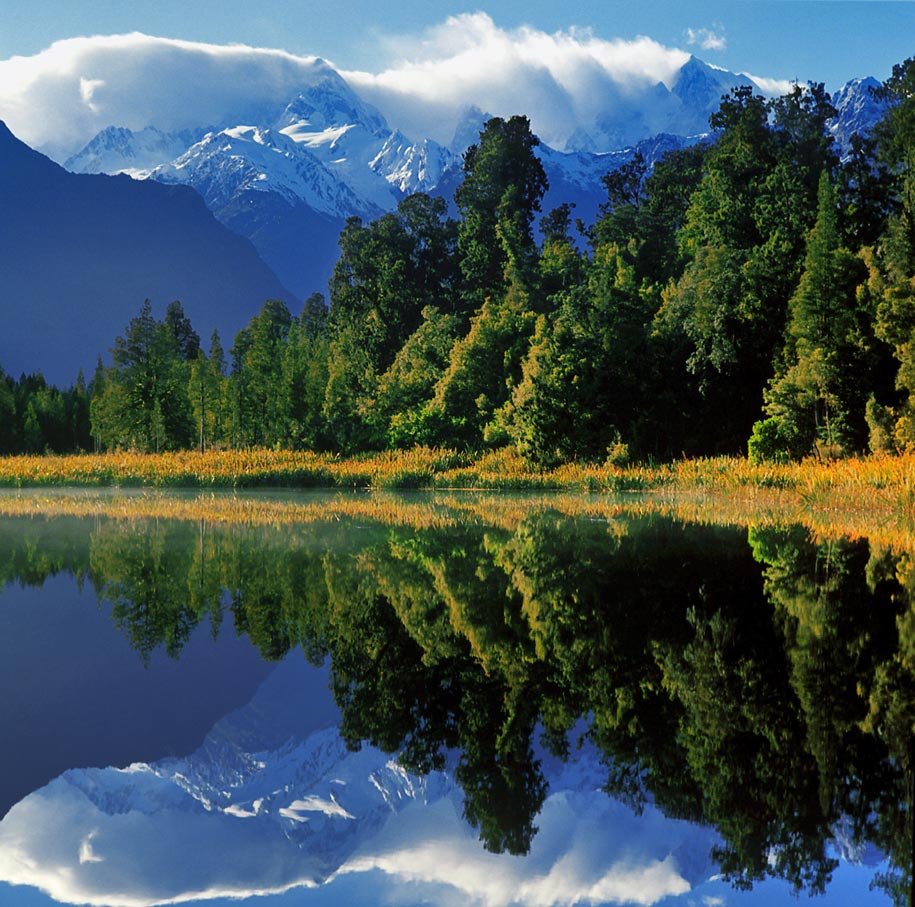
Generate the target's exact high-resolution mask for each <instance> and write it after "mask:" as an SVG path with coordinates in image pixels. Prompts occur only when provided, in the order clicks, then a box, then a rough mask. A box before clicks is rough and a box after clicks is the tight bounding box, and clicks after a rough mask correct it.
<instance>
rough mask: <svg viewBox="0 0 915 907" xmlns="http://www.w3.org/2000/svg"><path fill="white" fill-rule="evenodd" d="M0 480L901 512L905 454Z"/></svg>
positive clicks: (108, 463) (20, 468)
mask: <svg viewBox="0 0 915 907" xmlns="http://www.w3.org/2000/svg"><path fill="white" fill-rule="evenodd" d="M0 487H5V488H46V487H124V488H134V487H136V488H196V489H218V488H228V489H233V488H234V489H241V488H267V487H287V488H328V489H341V488H351V489H352V488H367V489H376V490H377V489H382V490H400V489H416V488H427V489H439V490H457V489H461V490H465V489H466V490H493V491H509V490H510V491H579V492H581V491H585V492H592V493H620V492H661V491H664V492H668V493H670V492H675V493H677V494H697V493H702V494H709V493H711V494H726V495H730V496H734V495H737V496H739V497H741V498H747V497H749V498H759V499H761V500H774V499H776V498H778V499H783V500H784V501H785V502H788V501H791V502H794V503H795V504H807V505H811V506H827V507H829V506H832V507H841V508H848V507H852V508H864V509H868V510H873V509H879V510H887V509H889V510H892V511H895V512H911V511H912V510H913V508H915V456H899V457H879V458H873V457H868V458H860V459H846V460H836V461H816V460H805V461H802V462H800V463H785V464H775V463H769V464H751V463H750V462H749V461H748V460H746V459H743V458H736V457H717V458H701V459H693V460H678V461H675V462H672V463H667V464H661V465H641V464H634V465H630V466H616V465H610V464H604V465H597V464H590V463H568V464H564V465H562V466H559V467H557V468H555V469H538V468H536V467H533V466H531V465H530V464H527V463H526V462H525V461H524V460H523V459H522V458H521V457H519V456H518V454H517V453H515V452H514V451H513V450H511V449H501V450H497V451H490V452H487V453H484V454H480V455H477V456H472V455H469V454H466V453H460V452H456V451H453V450H440V449H430V448H415V449H413V450H407V451H386V452H383V453H376V454H365V455H359V456H353V457H347V458H343V457H339V456H336V455H332V454H316V453H312V452H296V451H271V450H251V451H214V452H209V453H203V454H201V453H198V452H195V451H182V452H177V453H163V454H137V453H113V454H100V455H91V454H82V455H73V456H16V457H5V458H0Z"/></svg>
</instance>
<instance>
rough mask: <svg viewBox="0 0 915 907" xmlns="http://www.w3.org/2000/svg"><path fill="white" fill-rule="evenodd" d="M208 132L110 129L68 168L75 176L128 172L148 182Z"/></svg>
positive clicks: (74, 159)
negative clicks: (152, 174) (76, 174)
mask: <svg viewBox="0 0 915 907" xmlns="http://www.w3.org/2000/svg"><path fill="white" fill-rule="evenodd" d="M206 132H207V130H206V129H185V130H183V131H181V132H173V133H166V132H162V131H161V130H159V129H156V127H155V126H147V127H146V128H145V129H141V130H140V131H139V132H133V131H132V130H130V129H127V128H125V127H123V126H109V127H107V128H106V129H103V130H102V131H101V132H100V133H99V134H98V135H97V136H96V137H95V138H94V139H93V140H92V141H91V142H89V144H88V145H86V147H85V148H83V149H82V151H80V152H79V153H78V154H74V155H73V156H72V157H69V158H67V160H66V161H64V167H65V168H66V169H67V170H69V171H71V172H72V173H108V174H111V175H113V174H116V173H127V174H128V175H130V176H133V177H136V178H137V179H144V178H145V177H147V176H149V173H150V171H151V170H153V169H154V168H155V167H158V166H159V164H161V163H162V161H163V160H166V161H167V160H171V159H172V158H175V157H178V156H179V155H181V154H183V153H184V151H185V149H186V148H187V147H188V146H189V145H192V144H193V143H194V142H197V141H199V140H200V139H201V138H202V137H203V136H204V135H205V134H206Z"/></svg>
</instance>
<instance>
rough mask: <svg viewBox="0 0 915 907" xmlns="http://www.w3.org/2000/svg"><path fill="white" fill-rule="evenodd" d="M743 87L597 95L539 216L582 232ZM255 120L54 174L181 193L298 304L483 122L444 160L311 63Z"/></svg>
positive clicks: (849, 114) (462, 135)
mask: <svg viewBox="0 0 915 907" xmlns="http://www.w3.org/2000/svg"><path fill="white" fill-rule="evenodd" d="M875 84H876V82H875V80H856V81H855V82H851V83H849V84H848V85H846V86H844V87H843V88H842V89H841V91H840V92H839V93H838V94H837V102H838V104H837V106H838V108H839V116H838V117H837V118H836V122H835V123H834V124H833V127H832V128H833V132H834V134H835V135H836V138H837V140H838V141H839V142H840V144H842V145H845V146H847V143H848V141H849V140H850V136H851V133H852V132H854V131H860V130H866V129H867V128H869V127H870V125H872V124H873V122H874V121H875V120H876V119H877V118H879V116H880V115H881V112H882V110H881V107H880V105H879V104H878V103H877V102H876V101H875V100H874V99H873V98H872V97H871V95H870V93H869V91H868V89H869V87H870V86H871V85H875ZM741 85H743V86H749V87H752V88H756V89H759V86H757V85H755V84H754V83H753V82H752V80H751V79H750V78H749V77H747V76H744V75H737V74H735V73H731V72H728V71H726V70H723V69H720V68H717V67H714V66H710V65H709V64H707V63H704V62H703V61H701V60H699V59H698V58H696V57H690V59H689V60H688V61H687V62H686V63H685V64H684V65H683V66H682V68H681V69H680V71H679V74H678V76H677V79H676V81H675V83H674V84H673V87H672V88H668V87H667V86H666V85H665V84H664V83H662V82H658V83H657V84H655V85H653V86H650V87H649V88H647V89H643V90H641V91H634V92H633V91H630V92H623V91H622V90H619V91H615V92H608V94H607V97H605V98H604V100H603V103H602V109H601V112H600V113H599V114H598V115H596V116H595V117H594V118H593V120H592V121H591V122H590V123H588V124H587V125H583V126H579V127H577V128H576V129H575V130H574V131H573V133H572V134H571V135H570V136H569V138H568V140H567V141H566V142H565V145H564V147H562V148H561V149H554V148H551V147H549V146H547V145H541V147H540V149H539V155H540V158H541V161H542V162H543V165H544V169H545V171H546V173H547V177H548V179H549V182H550V191H549V192H548V193H547V196H546V198H545V199H544V203H543V210H544V211H549V210H551V208H553V207H555V205H558V204H560V203H562V202H574V203H575V204H576V216H578V217H580V218H582V220H584V221H585V223H589V222H592V221H593V219H594V217H595V216H596V213H597V208H598V205H599V204H600V202H601V201H602V199H603V190H602V187H601V183H600V177H601V176H602V175H603V174H605V173H607V172H608V171H610V170H613V169H615V168H616V167H618V166H620V164H622V163H625V162H626V161H628V160H630V159H631V158H632V155H633V154H634V153H635V151H636V150H640V151H641V152H642V153H643V155H644V157H645V158H646V160H648V162H649V163H653V162H654V161H655V160H656V159H657V158H658V157H660V156H661V155H663V154H664V153H666V152H667V151H670V150H672V149H675V148H682V147H684V146H685V145H687V144H689V143H692V142H695V141H697V140H699V139H700V138H701V137H702V136H703V135H705V134H707V133H708V128H709V127H708V120H709V116H710V115H711V114H712V113H713V112H714V111H715V110H717V108H718V105H719V103H720V100H721V97H722V95H724V94H726V93H727V92H728V91H730V90H731V89H732V88H735V87H737V86H741ZM257 117H258V121H257V122H250V121H246V122H244V123H226V124H221V125H217V126H212V127H201V128H200V129H199V130H197V131H196V132H195V131H193V130H191V131H188V130H185V131H184V132H181V133H168V134H166V133H163V132H161V131H159V130H158V129H156V128H155V127H147V128H146V129H144V130H142V131H139V132H136V133H131V132H130V130H126V129H124V128H123V127H119V126H110V127H108V128H106V129H103V130H102V131H101V132H100V133H99V134H98V135H96V136H95V137H94V138H93V139H92V140H91V141H90V142H89V143H88V144H87V145H86V146H85V147H84V148H82V149H81V150H80V151H79V152H77V153H76V154H74V155H72V156H71V157H69V158H68V159H67V160H66V161H65V166H66V167H67V169H69V170H72V171H74V172H78V173H98V172H104V173H121V172H126V173H129V174H131V175H133V176H136V177H140V178H151V179H154V180H157V181H160V182H164V183H169V184H174V183H181V184H184V185H188V186H192V187H193V188H194V189H196V190H197V191H198V192H199V193H200V194H201V195H202V196H203V198H204V200H205V201H206V203H207V206H208V207H209V208H210V210H211V211H213V213H214V214H215V215H216V217H217V218H218V219H219V220H220V221H221V222H222V223H223V224H225V225H226V226H228V227H229V228H230V229H231V230H233V231H235V232H236V233H239V234H241V235H242V236H245V237H247V238H248V239H250V240H251V242H252V243H253V244H254V246H255V248H257V250H258V252H259V253H260V255H261V256H262V257H263V259H264V260H265V261H266V262H267V264H269V265H270V267H271V268H273V270H274V271H275V272H276V274H277V275H278V276H279V278H280V279H281V280H282V282H283V283H284V284H285V285H286V286H289V287H290V288H291V289H292V290H293V291H294V292H296V293H297V294H298V295H299V296H301V297H305V296H307V295H308V294H310V293H312V292H315V291H323V290H324V288H325V287H326V281H327V278H328V277H329V275H330V271H331V269H332V266H333V261H334V257H335V248H336V237H337V235H338V234H339V232H340V229H341V228H342V226H343V224H344V222H345V220H346V218H347V217H352V216H356V217H361V218H363V219H364V220H366V219H373V218H375V217H378V216H379V215H380V214H382V213H384V212H386V211H391V210H393V208H394V207H395V206H396V205H397V203H398V202H399V201H400V200H401V199H402V198H403V197H404V196H406V195H408V194H410V193H411V192H430V193H433V194H443V195H446V196H447V197H449V198H450V197H451V195H452V194H453V190H454V188H455V187H456V186H457V184H458V182H459V180H460V169H461V155H462V153H463V151H464V150H465V149H466V148H467V146H468V145H469V144H470V143H471V142H473V141H475V140H476V137H477V135H478V134H479V131H480V129H481V128H482V126H483V124H484V123H485V122H486V120H487V119H488V118H489V115H488V114H486V113H484V112H483V111H481V110H479V109H478V108H468V109H467V110H466V111H465V115H464V117H463V118H462V119H461V121H460V122H459V123H458V126H457V128H456V129H455V133H454V137H453V139H452V141H451V142H450V144H449V145H447V146H444V145H441V144H439V143H437V142H435V141H433V140H431V139H428V138H426V139H421V140H418V141H417V140H414V139H411V138H408V137H406V136H405V135H403V133H402V132H400V131H399V130H398V129H397V128H396V127H394V126H392V125H390V124H389V123H388V122H387V121H386V120H385V118H384V117H383V116H382V114H381V113H380V112H379V111H378V110H377V109H376V108H375V107H373V106H372V105H370V104H368V103H366V102H365V101H363V100H361V99H360V98H359V96H358V95H357V94H356V92H355V91H354V90H353V89H352V88H351V87H350V85H349V84H348V83H347V82H346V80H345V79H344V78H343V77H342V76H341V75H340V74H339V73H337V72H336V71H335V70H334V69H333V68H332V67H331V66H330V65H329V64H327V63H325V62H324V61H321V60H317V61H316V62H315V64H314V66H313V67H312V70H311V73H310V76H309V79H308V84H306V85H303V87H302V90H301V91H300V92H299V94H297V95H296V96H295V97H293V98H290V99H289V100H288V101H286V102H285V103H283V104H277V105H276V107H274V108H272V109H271V108H265V109H263V110H261V111H259V112H258V114H257Z"/></svg>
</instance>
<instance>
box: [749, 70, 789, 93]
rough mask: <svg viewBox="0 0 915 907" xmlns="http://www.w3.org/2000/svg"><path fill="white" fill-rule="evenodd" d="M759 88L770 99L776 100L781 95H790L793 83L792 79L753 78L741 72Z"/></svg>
mask: <svg viewBox="0 0 915 907" xmlns="http://www.w3.org/2000/svg"><path fill="white" fill-rule="evenodd" d="M741 75H742V76H746V77H747V78H748V79H751V80H752V81H753V82H755V83H756V84H757V85H758V86H759V90H760V91H761V92H762V93H763V94H764V95H767V96H768V97H770V98H776V97H779V96H780V95H783V94H790V93H791V92H792V91H793V90H794V85H795V83H794V81H793V80H792V79H768V78H766V77H765V76H754V75H751V74H750V73H748V72H742V73H741Z"/></svg>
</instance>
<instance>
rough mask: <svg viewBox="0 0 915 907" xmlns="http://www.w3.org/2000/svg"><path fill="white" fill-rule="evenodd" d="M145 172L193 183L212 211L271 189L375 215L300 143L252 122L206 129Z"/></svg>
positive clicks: (343, 212)
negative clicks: (171, 157)
mask: <svg viewBox="0 0 915 907" xmlns="http://www.w3.org/2000/svg"><path fill="white" fill-rule="evenodd" d="M150 175H151V176H152V177H153V179H156V180H158V181H159V182H163V183H182V184H184V185H188V186H193V187H194V188H195V189H196V190H197V191H198V192H199V193H200V194H201V195H202V196H203V198H204V201H205V202H206V203H207V207H208V208H209V209H210V210H211V211H213V212H215V213H217V215H218V213H219V211H220V210H221V209H222V208H224V207H225V206H226V205H227V204H229V203H230V202H231V201H232V200H233V199H235V198H236V197H237V196H239V195H240V194H241V193H243V192H272V193H276V194H277V195H279V196H280V197H281V198H283V199H285V200H286V201H287V202H289V203H290V204H295V203H296V202H304V203H305V204H307V205H308V206H309V207H311V208H312V209H313V210H315V211H319V212H321V213H324V214H329V215H332V216H335V217H347V216H349V215H350V214H359V215H362V216H367V217H370V216H373V215H377V214H378V213H379V211H378V209H377V208H376V207H375V206H374V205H370V204H367V203H366V201H365V200H364V199H363V198H361V197H359V196H357V195H356V194H355V193H354V192H353V191H352V190H351V189H350V187H349V186H348V185H347V184H346V183H344V182H341V181H340V180H339V179H337V178H335V177H334V175H333V174H331V173H330V172H329V171H328V170H327V168H326V167H325V166H324V164H323V163H322V162H321V161H320V160H318V158H317V157H316V156H315V155H314V154H312V153H311V152H310V150H309V149H308V148H307V147H306V146H303V145H301V144H298V143H296V142H294V141H292V140H291V139H290V138H289V137H287V136H286V135H284V134H283V133H281V132H274V131H273V130H271V129H263V128H260V127H257V126H237V127H235V128H233V129H224V130H223V131H222V132H218V133H213V132H211V133H208V134H207V135H206V136H204V137H203V139H201V141H199V142H197V143H196V144H194V145H192V146H191V147H190V148H188V149H187V151H185V152H184V153H183V154H182V155H180V156H179V157H178V158H176V159H175V160H174V161H172V162H170V163H167V164H162V165H160V166H158V167H156V168H155V169H154V170H153V171H152V172H151V174H150Z"/></svg>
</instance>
